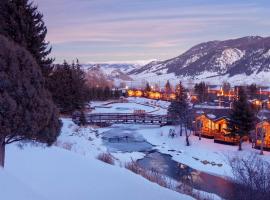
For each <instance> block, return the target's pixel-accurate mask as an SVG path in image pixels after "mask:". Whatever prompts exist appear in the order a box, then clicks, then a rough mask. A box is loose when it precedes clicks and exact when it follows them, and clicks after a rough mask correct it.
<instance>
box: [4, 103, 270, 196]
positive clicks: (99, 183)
mask: <svg viewBox="0 0 270 200" xmlns="http://www.w3.org/2000/svg"><path fill="white" fill-rule="evenodd" d="M129 101H130V102H132V103H131V105H128V103H126V104H121V105H119V104H116V105H113V104H112V105H110V108H108V109H111V110H117V109H119V108H120V110H121V109H123V108H124V109H125V110H130V112H131V110H133V109H140V108H141V107H140V106H141V104H144V105H143V106H146V105H151V106H154V107H155V108H151V109H150V108H149V111H155V112H158V113H161V114H164V113H165V110H166V107H167V106H168V104H167V103H166V102H161V101H159V102H155V101H152V100H151V101H150V100H146V99H135V98H130V99H129ZM103 104H104V102H103V103H100V102H95V103H93V104H92V105H98V106H100V105H101V108H96V110H95V112H101V111H100V110H99V109H105V108H104V107H102V105H103ZM135 104H136V106H135ZM62 121H63V127H62V131H61V135H60V137H59V138H58V141H57V142H56V143H55V144H54V146H53V147H50V148H48V147H42V146H40V145H38V146H37V145H34V144H21V143H20V144H12V145H9V146H8V147H7V155H6V166H5V169H4V170H0V194H1V199H2V198H3V199H5V200H17V199H20V200H32V199H33V200H37V199H42V200H43V199H44V200H45V199H47V200H59V199H65V200H75V199H76V200H77V199H79V200H88V199H95V200H107V199H117V200H122V199H123V200H126V199H129V200H138V199H145V200H176V199H179V200H189V199H193V198H192V197H189V196H187V195H183V194H180V193H177V192H174V191H172V190H169V189H165V188H163V187H160V186H159V185H157V184H155V183H151V182H149V181H147V180H146V179H144V178H142V177H140V176H138V175H136V174H134V173H132V172H130V171H128V170H127V169H125V167H124V166H125V164H126V163H128V162H130V161H131V160H137V159H141V158H143V157H144V156H145V152H140V151H139V150H137V151H136V150H133V151H125V152H123V151H119V150H118V149H117V148H115V149H114V146H108V144H106V143H105V142H104V140H103V139H102V136H104V134H106V133H108V131H111V133H110V132H109V133H110V134H116V135H118V136H121V134H123V135H125V134H133V135H134V137H137V138H139V139H143V140H145V141H146V142H147V143H150V144H151V145H153V147H152V148H153V149H156V150H157V151H159V152H161V153H165V154H169V155H171V156H172V159H173V160H175V161H177V162H180V163H183V164H186V165H188V166H190V167H192V168H194V169H197V170H199V171H204V172H207V173H209V174H214V175H217V176H222V177H231V176H232V173H231V170H230V167H229V165H228V164H227V159H228V157H232V156H237V155H241V156H245V155H246V154H248V153H259V151H258V150H254V149H252V148H251V145H250V144H247V143H245V144H244V146H243V149H244V150H243V151H242V152H239V151H238V150H237V146H227V145H221V144H215V143H214V142H213V140H209V139H204V138H203V139H202V140H201V141H200V140H199V139H198V137H196V136H191V137H190V142H191V146H186V144H185V137H184V136H176V137H174V138H171V137H168V133H169V130H170V129H175V130H176V133H178V132H179V128H178V127H173V126H166V127H159V126H149V125H148V126H147V125H124V124H122V125H121V124H119V125H113V126H112V127H107V128H98V127H94V126H85V127H78V126H77V125H75V124H74V123H73V122H72V120H71V119H70V118H62ZM121 128H122V129H123V130H125V129H127V128H128V130H131V131H130V132H128V131H126V130H125V131H124V132H123V133H119V132H117V131H118V130H120V129H121ZM18 145H19V146H18ZM108 151H109V152H111V154H112V155H113V157H114V159H115V166H111V165H108V164H105V163H103V162H101V161H99V160H97V159H96V157H97V156H98V155H99V154H101V153H104V152H108ZM262 158H263V159H265V160H266V161H269V162H270V153H269V152H265V155H264V156H262ZM157 167H158V166H157ZM216 199H219V198H218V197H216Z"/></svg>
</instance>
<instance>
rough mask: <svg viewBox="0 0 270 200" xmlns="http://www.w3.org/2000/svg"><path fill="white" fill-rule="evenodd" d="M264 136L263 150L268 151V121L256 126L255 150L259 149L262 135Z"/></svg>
mask: <svg viewBox="0 0 270 200" xmlns="http://www.w3.org/2000/svg"><path fill="white" fill-rule="evenodd" d="M262 133H263V136H264V139H263V141H264V144H263V146H264V149H265V150H270V120H263V121H262V122H260V123H258V124H257V125H256V143H255V148H258V149H260V148H261V144H262V135H261V134H262Z"/></svg>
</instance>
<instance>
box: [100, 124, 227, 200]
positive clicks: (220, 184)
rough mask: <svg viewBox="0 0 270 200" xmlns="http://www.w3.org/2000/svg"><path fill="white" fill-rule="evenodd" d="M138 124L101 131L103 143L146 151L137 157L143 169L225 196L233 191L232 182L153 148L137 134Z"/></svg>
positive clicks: (110, 147) (114, 149) (113, 148)
mask: <svg viewBox="0 0 270 200" xmlns="http://www.w3.org/2000/svg"><path fill="white" fill-rule="evenodd" d="M137 130H138V127H133V126H130V127H127V126H119V127H117V126H115V127H113V128H112V129H111V130H109V131H106V132H104V133H102V139H103V143H104V145H106V146H107V148H108V150H109V152H144V153H145V154H146V156H145V157H144V158H142V159H140V160H138V161H137V163H138V164H139V165H140V166H141V167H142V168H144V169H147V170H155V171H157V172H159V173H160V174H162V175H165V176H167V177H170V178H172V179H174V180H176V181H184V180H187V178H188V180H191V182H189V183H192V187H194V188H195V189H198V190H202V191H205V192H209V193H214V194H217V195H219V196H221V197H225V196H226V194H228V193H229V192H230V191H231V183H230V182H229V181H228V180H226V179H224V178H221V177H219V176H215V175H211V174H208V173H205V172H200V171H198V170H195V169H193V168H191V167H189V166H187V165H184V164H182V163H180V162H176V161H174V160H173V159H172V157H171V156H170V155H168V154H163V153H160V152H158V151H157V150H154V149H153V146H152V145H151V144H150V143H148V142H147V141H146V140H145V139H144V138H143V137H142V136H140V135H139V134H137Z"/></svg>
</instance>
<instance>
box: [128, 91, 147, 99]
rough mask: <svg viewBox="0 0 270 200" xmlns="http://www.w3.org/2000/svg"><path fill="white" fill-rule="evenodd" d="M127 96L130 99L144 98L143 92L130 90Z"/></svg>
mask: <svg viewBox="0 0 270 200" xmlns="http://www.w3.org/2000/svg"><path fill="white" fill-rule="evenodd" d="M127 94H128V96H129V97H142V96H143V92H142V91H141V90H128V91H127Z"/></svg>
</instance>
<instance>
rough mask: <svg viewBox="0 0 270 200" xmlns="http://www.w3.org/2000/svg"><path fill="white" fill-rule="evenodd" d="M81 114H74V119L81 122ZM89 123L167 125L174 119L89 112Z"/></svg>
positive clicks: (158, 116)
mask: <svg viewBox="0 0 270 200" xmlns="http://www.w3.org/2000/svg"><path fill="white" fill-rule="evenodd" d="M80 118H81V116H80V115H78V114H77V115H76V114H74V115H73V121H74V122H75V123H76V124H79V123H80ZM85 119H86V123H87V124H105V123H107V124H115V123H119V124H149V125H161V126H162V125H167V124H171V122H172V119H171V118H169V117H168V116H167V115H154V114H132V113H131V114H129V113H96V114H95V113H89V114H85Z"/></svg>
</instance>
